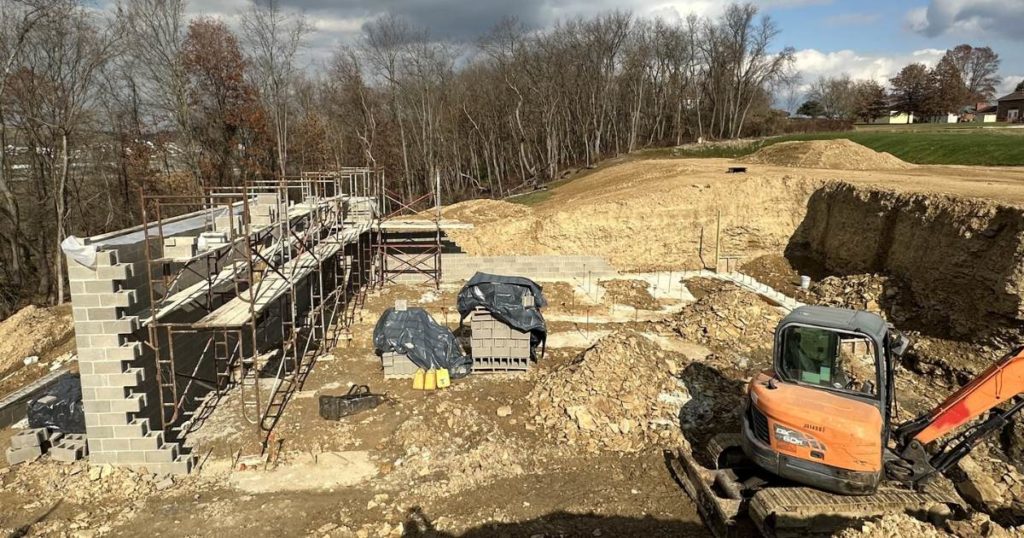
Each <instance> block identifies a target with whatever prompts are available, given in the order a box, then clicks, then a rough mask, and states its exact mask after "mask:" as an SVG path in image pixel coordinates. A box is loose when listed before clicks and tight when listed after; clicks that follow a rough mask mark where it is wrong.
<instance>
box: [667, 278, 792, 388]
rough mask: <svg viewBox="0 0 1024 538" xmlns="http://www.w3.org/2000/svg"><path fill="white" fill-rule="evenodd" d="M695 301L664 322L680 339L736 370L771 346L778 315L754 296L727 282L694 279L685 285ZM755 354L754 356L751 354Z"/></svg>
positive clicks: (762, 356) (744, 367) (773, 308)
mask: <svg viewBox="0 0 1024 538" xmlns="http://www.w3.org/2000/svg"><path fill="white" fill-rule="evenodd" d="M686 286H687V288H689V289H690V292H691V293H693V295H694V296H695V297H697V301H696V302H695V303H693V304H692V305H689V306H687V307H686V308H684V309H683V310H682V311H680V312H679V313H678V314H676V315H675V316H674V317H672V318H670V319H668V320H667V321H665V322H664V325H665V326H667V328H669V329H670V330H672V331H673V332H675V333H676V334H678V335H679V336H681V337H682V338H683V339H684V340H687V341H690V342H698V343H700V344H703V345H705V346H707V347H708V348H710V349H711V350H713V351H715V352H716V353H717V354H719V355H721V357H722V358H724V359H727V360H728V361H730V363H731V365H732V366H734V367H737V368H740V369H746V368H748V367H750V366H751V363H750V359H751V357H752V356H753V355H757V358H766V357H765V356H764V354H763V353H762V352H763V351H764V350H765V349H768V348H770V347H771V342H772V338H773V335H774V333H775V326H776V325H778V322H779V320H781V319H782V313H781V312H780V311H779V310H778V309H776V308H775V307H773V306H772V305H770V304H768V303H767V302H765V301H764V300H763V299H761V298H760V297H759V296H758V295H756V294H754V293H751V292H748V291H745V290H743V289H741V288H740V287H739V286H736V285H735V284H732V283H730V282H722V281H720V280H712V279H706V278H697V279H692V280H688V281H687V282H686ZM755 351H756V352H758V353H754V352H755Z"/></svg>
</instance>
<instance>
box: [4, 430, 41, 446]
mask: <svg viewBox="0 0 1024 538" xmlns="http://www.w3.org/2000/svg"><path fill="white" fill-rule="evenodd" d="M46 433H47V432H46V428H33V429H30V430H22V431H20V432H18V433H17V435H15V436H14V437H11V448H13V449H22V448H29V447H38V446H41V445H42V444H43V443H44V442H46V437H47V434H46Z"/></svg>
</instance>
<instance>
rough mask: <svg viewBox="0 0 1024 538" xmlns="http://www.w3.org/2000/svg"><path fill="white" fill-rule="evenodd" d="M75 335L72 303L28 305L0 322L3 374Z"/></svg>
mask: <svg viewBox="0 0 1024 538" xmlns="http://www.w3.org/2000/svg"><path fill="white" fill-rule="evenodd" d="M73 335H74V325H73V322H72V319H71V307H70V305H66V306H61V307H54V308H39V307H37V306H26V307H25V308H22V309H21V310H19V311H17V312H15V313H14V315H13V316H11V317H9V318H7V319H5V320H4V321H2V322H0V375H3V374H4V373H5V372H8V371H9V370H13V369H15V368H17V367H18V366H21V364H22V362H21V361H22V360H24V359H25V357H29V356H31V355H41V356H42V355H45V354H46V353H47V352H49V351H50V350H52V349H54V348H56V347H57V346H59V345H60V344H62V343H64V342H65V341H66V340H67V339H68V338H70V337H71V336H73Z"/></svg>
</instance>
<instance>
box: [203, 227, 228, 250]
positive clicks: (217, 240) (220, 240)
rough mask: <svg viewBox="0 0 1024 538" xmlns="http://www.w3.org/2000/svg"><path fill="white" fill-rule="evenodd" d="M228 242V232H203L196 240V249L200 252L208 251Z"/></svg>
mask: <svg viewBox="0 0 1024 538" xmlns="http://www.w3.org/2000/svg"><path fill="white" fill-rule="evenodd" d="M227 244H228V234H226V233H224V232H203V233H201V234H199V240H198V241H197V242H196V250H197V251H199V252H207V251H210V250H214V249H218V248H220V247H223V246H224V245H227Z"/></svg>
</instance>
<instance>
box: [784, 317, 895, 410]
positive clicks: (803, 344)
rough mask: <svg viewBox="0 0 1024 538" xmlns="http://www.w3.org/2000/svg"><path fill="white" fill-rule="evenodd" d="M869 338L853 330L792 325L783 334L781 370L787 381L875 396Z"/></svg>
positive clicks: (874, 377) (875, 372) (874, 364)
mask: <svg viewBox="0 0 1024 538" xmlns="http://www.w3.org/2000/svg"><path fill="white" fill-rule="evenodd" d="M875 357H876V355H875V349H874V345H873V344H872V342H871V340H870V339H868V338H865V337H863V336H859V335H856V334H853V333H844V332H838V331H834V330H829V329H822V328H819V327H807V326H800V325H794V326H790V327H787V328H786V329H784V330H783V333H782V369H781V370H782V372H783V373H784V376H785V377H786V378H787V379H788V380H790V381H795V382H798V383H802V384H805V385H814V386H819V387H824V388H828V389H832V390H840V391H846V392H854V393H857V394H859V395H863V396H872V397H876V396H877V395H878V392H877V387H876V385H875V384H876V382H877V372H878V369H877V364H876V362H875V361H876V359H875Z"/></svg>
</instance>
